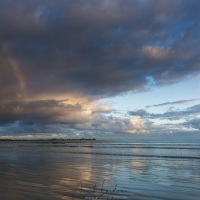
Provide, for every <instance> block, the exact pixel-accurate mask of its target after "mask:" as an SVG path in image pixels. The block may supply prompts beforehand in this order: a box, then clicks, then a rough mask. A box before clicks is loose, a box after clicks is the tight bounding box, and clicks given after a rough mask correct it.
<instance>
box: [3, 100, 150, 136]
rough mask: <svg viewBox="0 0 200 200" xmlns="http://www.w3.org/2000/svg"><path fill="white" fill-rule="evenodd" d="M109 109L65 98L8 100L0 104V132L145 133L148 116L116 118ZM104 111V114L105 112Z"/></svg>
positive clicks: (92, 103) (146, 131)
mask: <svg viewBox="0 0 200 200" xmlns="http://www.w3.org/2000/svg"><path fill="white" fill-rule="evenodd" d="M111 112H112V109H110V108H109V107H107V106H103V105H100V106H97V103H96V102H89V103H88V104H87V105H85V106H84V107H83V105H81V104H78V103H75V104H72V103H70V102H69V100H39V101H11V102H6V103H5V102H4V103H1V105H0V122H1V124H0V127H1V128H0V133H1V134H4V133H10V132H12V133H15V134H16V133H17V134H19V133H55V134H57V133H68V130H70V129H73V130H88V131H92V130H93V131H105V132H116V133H148V130H147V127H148V124H149V122H148V120H143V119H139V118H134V117H131V118H120V117H114V116H112V115H111ZM105 113H106V114H107V115H105Z"/></svg>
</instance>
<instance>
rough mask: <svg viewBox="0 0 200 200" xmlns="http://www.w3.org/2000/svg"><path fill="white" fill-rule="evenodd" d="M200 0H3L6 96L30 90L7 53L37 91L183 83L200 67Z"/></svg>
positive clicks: (109, 90)
mask: <svg viewBox="0 0 200 200" xmlns="http://www.w3.org/2000/svg"><path fill="white" fill-rule="evenodd" d="M199 6H200V2H199V1H193V0H191V1H187V0H182V1H172V0H158V1H155V0H142V1H141V0H113V1H112V0H102V1H99V0H85V1H82V0H75V1H74V0H65V1H64V0H59V1H55V0H48V1H47V0H40V1H39V0H28V1H27V0H20V1H15V0H9V1H8V0H3V1H0V41H1V43H2V44H3V43H6V44H7V46H8V49H9V51H10V52H11V53H10V54H8V53H7V54H6V52H7V49H5V48H3V45H2V47H1V51H0V52H1V54H0V57H1V60H3V61H2V63H1V67H0V69H1V75H0V79H1V84H0V90H1V92H0V97H1V98H6V97H7V98H9V97H10V96H14V97H18V96H20V95H23V93H22V91H21V88H19V84H17V83H18V82H19V80H18V79H17V78H16V76H15V75H14V73H13V70H12V65H13V63H6V62H7V61H4V58H5V54H6V56H7V57H8V58H10V57H13V55H14V57H15V60H17V61H18V62H19V65H20V70H21V71H23V75H24V78H25V80H26V87H27V91H28V92H29V93H32V94H39V93H44V94H55V93H63V92H74V91H76V92H77V93H81V94H82V95H90V96H93V97H95V96H110V95H117V94H119V93H123V92H127V91H134V92H138V91H144V90H146V89H148V88H149V87H150V86H152V85H163V84H173V83H176V82H177V81H180V80H182V79H184V78H185V77H187V76H189V75H192V74H194V73H196V72H198V71H199V57H200V55H199V54H200V53H199V52H200V47H199V46H200V45H199V36H200V35H199V31H198V30H199V28H200V27H199V18H200V13H199V9H198V8H199ZM6 60H7V59H6ZM9 71H10V72H9ZM8 74H10V76H9V77H8V79H6V80H4V79H5V78H4V77H5V76H8ZM2 79H3V81H2ZM2 83H3V84H2ZM21 93H22V94H21Z"/></svg>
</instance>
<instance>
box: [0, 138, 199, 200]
mask: <svg viewBox="0 0 200 200" xmlns="http://www.w3.org/2000/svg"><path fill="white" fill-rule="evenodd" d="M199 150H200V144H199V143H180V142H179V143H155V142H154V143H152V142H149V143H147V142H145V143H141V141H139V142H134V141H121V142H116V141H85V142H80V141H75V142H64V143H63V142H58V143H51V142H46V143H37V142H33V141H32V142H26V141H20V142H19V141H18V142H9V141H7V142H1V143H0V151H1V153H0V199H2V200H10V199H15V200H18V199H19V200H23V199H24V200H25V199H34V200H36V199H37V200H38V199H41V200H43V199H45V200H47V199H48V200H49V199H52V200H54V199H55V200H57V199H63V200H68V199H152V200H153V199H171V200H172V199H173V200H174V199H177V200H178V199H190V200H195V199H196V200H197V199H199V198H200V151H199Z"/></svg>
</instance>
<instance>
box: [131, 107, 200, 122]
mask: <svg viewBox="0 0 200 200" xmlns="http://www.w3.org/2000/svg"><path fill="white" fill-rule="evenodd" d="M128 114H129V115H130V116H140V117H143V118H147V119H168V120H179V119H187V120H188V119H190V118H191V117H192V116H196V115H198V114H200V104H197V105H194V106H191V107H188V108H186V109H183V110H174V111H168V112H164V113H150V112H147V111H145V110H143V109H140V110H136V111H129V112H128Z"/></svg>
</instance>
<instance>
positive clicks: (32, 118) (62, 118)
mask: <svg viewBox="0 0 200 200" xmlns="http://www.w3.org/2000/svg"><path fill="white" fill-rule="evenodd" d="M81 112H84V109H83V108H82V106H81V105H79V104H74V105H72V104H67V103H64V100H61V101H56V100H41V101H11V102H1V104H0V124H2V125H4V124H9V123H16V122H18V123H20V124H22V125H26V124H31V125H33V124H39V125H42V124H51V123H64V124H73V123H81V122H84V120H85V118H84V117H85V116H82V114H81Z"/></svg>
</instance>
